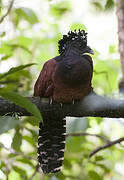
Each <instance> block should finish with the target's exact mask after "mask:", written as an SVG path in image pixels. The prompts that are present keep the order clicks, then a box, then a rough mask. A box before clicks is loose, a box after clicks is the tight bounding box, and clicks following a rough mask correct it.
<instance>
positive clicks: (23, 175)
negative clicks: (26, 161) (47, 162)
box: [13, 166, 27, 180]
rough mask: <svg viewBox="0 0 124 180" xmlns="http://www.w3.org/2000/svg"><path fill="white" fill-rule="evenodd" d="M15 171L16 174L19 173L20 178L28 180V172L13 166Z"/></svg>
mask: <svg viewBox="0 0 124 180" xmlns="http://www.w3.org/2000/svg"><path fill="white" fill-rule="evenodd" d="M13 169H14V170H15V172H17V173H19V174H20V176H21V177H22V178H23V179H24V180H26V179H27V173H26V171H25V170H24V169H22V168H19V167H17V166H13Z"/></svg>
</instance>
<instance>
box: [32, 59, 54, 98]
mask: <svg viewBox="0 0 124 180" xmlns="http://www.w3.org/2000/svg"><path fill="white" fill-rule="evenodd" d="M56 64H57V63H56V60H55V59H50V60H49V61H47V62H46V63H45V64H44V66H43V69H42V70H41V72H40V75H39V77H38V79H37V81H36V83H35V86H34V96H40V97H50V96H51V95H52V94H53V89H54V85H53V80H52V77H53V75H54V72H55V69H56Z"/></svg>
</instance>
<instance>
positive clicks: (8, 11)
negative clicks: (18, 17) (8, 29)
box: [0, 0, 14, 24]
mask: <svg viewBox="0 0 124 180" xmlns="http://www.w3.org/2000/svg"><path fill="white" fill-rule="evenodd" d="M13 3H14V0H12V1H11V2H10V4H9V8H8V10H7V12H6V13H5V14H4V15H3V16H2V17H1V18H0V24H1V23H2V22H3V20H4V18H5V17H6V16H7V15H8V14H9V13H10V11H11V9H12V6H13Z"/></svg>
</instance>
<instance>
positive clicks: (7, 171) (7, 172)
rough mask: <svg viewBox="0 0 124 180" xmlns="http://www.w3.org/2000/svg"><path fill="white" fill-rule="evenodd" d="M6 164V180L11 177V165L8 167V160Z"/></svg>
mask: <svg viewBox="0 0 124 180" xmlns="http://www.w3.org/2000/svg"><path fill="white" fill-rule="evenodd" d="M5 165H6V180H8V179H9V167H8V161H7V160H5Z"/></svg>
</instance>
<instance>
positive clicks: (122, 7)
mask: <svg viewBox="0 0 124 180" xmlns="http://www.w3.org/2000/svg"><path fill="white" fill-rule="evenodd" d="M117 20H118V40H119V51H120V62H121V69H122V79H121V80H120V82H119V89H120V92H123V93H124V0H117Z"/></svg>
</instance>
